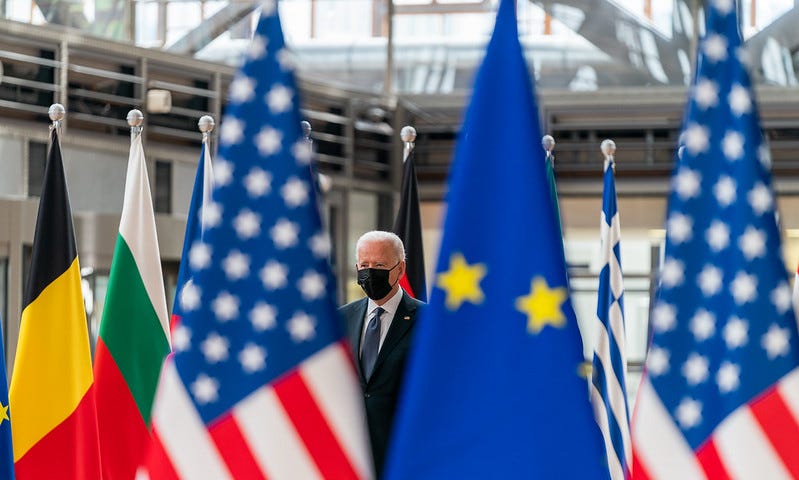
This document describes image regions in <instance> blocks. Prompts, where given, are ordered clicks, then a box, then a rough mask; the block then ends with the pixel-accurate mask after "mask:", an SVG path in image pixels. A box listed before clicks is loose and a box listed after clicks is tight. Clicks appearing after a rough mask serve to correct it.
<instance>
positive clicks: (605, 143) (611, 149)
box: [599, 138, 616, 172]
mask: <svg viewBox="0 0 799 480" xmlns="http://www.w3.org/2000/svg"><path fill="white" fill-rule="evenodd" d="M599 148H600V150H602V154H603V155H605V168H607V167H608V165H610V168H612V169H613V171H614V172H615V171H616V160H615V158H614V157H613V155H615V154H616V142H614V141H613V140H611V139H609V138H606V139H605V140H602V144H601V145H600V146H599Z"/></svg>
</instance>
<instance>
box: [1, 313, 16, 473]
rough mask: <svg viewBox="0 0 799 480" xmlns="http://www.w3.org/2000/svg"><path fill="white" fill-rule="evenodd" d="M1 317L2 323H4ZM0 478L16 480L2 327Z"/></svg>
mask: <svg viewBox="0 0 799 480" xmlns="http://www.w3.org/2000/svg"><path fill="white" fill-rule="evenodd" d="M2 320H3V319H2V317H0V325H1V324H2V323H3V321H2ZM0 347H3V348H2V349H0V478H4V479H8V480H14V448H13V444H12V443H11V412H10V409H9V405H8V377H6V357H5V342H4V341H3V331H2V329H0Z"/></svg>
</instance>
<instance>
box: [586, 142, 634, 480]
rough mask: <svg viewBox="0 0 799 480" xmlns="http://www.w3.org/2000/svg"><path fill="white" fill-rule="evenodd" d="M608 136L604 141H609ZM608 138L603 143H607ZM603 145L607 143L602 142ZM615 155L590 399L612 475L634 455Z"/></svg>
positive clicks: (617, 476)
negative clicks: (629, 406) (628, 403)
mask: <svg viewBox="0 0 799 480" xmlns="http://www.w3.org/2000/svg"><path fill="white" fill-rule="evenodd" d="M607 141H608V140H605V142H607ZM605 142H603V144H604V143H605ZM603 147H604V145H603ZM613 167H614V163H613V156H612V155H608V159H607V160H606V161H605V187H604V193H603V194H602V221H601V224H600V226H601V238H602V241H601V242H602V243H601V255H602V261H603V264H604V266H603V267H602V270H601V271H600V272H599V290H598V291H597V309H596V314H597V320H598V322H597V324H596V339H595V342H594V363H593V369H592V371H593V374H592V387H593V388H592V389H591V403H592V404H593V406H594V416H595V417H596V420H597V423H598V424H599V428H600V430H602V436H603V437H604V440H605V451H606V453H607V457H608V469H609V470H610V477H611V478H612V479H613V480H623V479H624V478H626V476H627V475H628V474H629V471H630V469H629V461H630V457H631V456H632V451H631V449H632V447H631V443H630V414H629V410H628V407H627V386H626V379H627V356H626V349H625V343H626V342H625V327H624V282H623V278H622V271H621V247H620V243H619V240H620V238H621V227H620V225H619V211H618V209H617V207H616V183H615V181H614V179H613Z"/></svg>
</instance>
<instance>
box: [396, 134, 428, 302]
mask: <svg viewBox="0 0 799 480" xmlns="http://www.w3.org/2000/svg"><path fill="white" fill-rule="evenodd" d="M392 231H393V232H394V233H396V234H397V236H398V237H400V238H401V239H402V243H403V245H405V257H406V260H405V274H404V275H403V276H402V278H401V279H400V285H401V286H402V288H403V290H405V291H406V292H407V293H408V294H410V295H411V296H412V297H414V298H415V299H417V300H421V301H423V302H426V301H427V285H426V284H425V275H424V244H423V242H422V217H421V215H420V213H419V186H418V183H417V181H416V166H415V160H414V153H413V149H411V151H410V152H409V153H408V156H407V157H406V158H405V164H404V166H403V170H402V192H401V196H400V206H399V210H397V218H396V219H395V220H394V228H393V229H392Z"/></svg>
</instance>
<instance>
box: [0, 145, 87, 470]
mask: <svg viewBox="0 0 799 480" xmlns="http://www.w3.org/2000/svg"><path fill="white" fill-rule="evenodd" d="M23 305H24V307H23V309H22V319H21V323H20V333H19V341H18V344H17V354H16V358H15V361H14V372H13V375H12V376H11V388H10V392H9V395H10V399H9V401H10V411H11V412H13V415H14V428H13V429H12V438H13V442H14V465H15V470H16V475H17V478H19V479H38V478H41V479H51V478H80V479H93V478H100V476H101V475H100V453H99V444H98V438H97V413H96V410H95V399H94V378H93V375H92V360H91V353H90V349H89V334H88V328H87V325H86V311H85V310H84V305H83V295H82V292H81V278H80V265H79V262H78V251H77V248H76V245H75V232H74V229H73V226H72V211H71V209H70V206H69V194H68V192H67V185H66V178H65V175H64V166H63V161H62V158H61V145H60V143H59V140H58V133H57V129H53V130H52V132H51V141H50V150H49V153H48V155H47V164H46V166H45V172H44V179H43V184H42V195H41V198H40V199H39V212H38V217H37V219H36V230H35V232H34V236H33V249H32V256H31V265H30V273H29V275H28V283H27V286H26V288H25V295H24V299H23Z"/></svg>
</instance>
